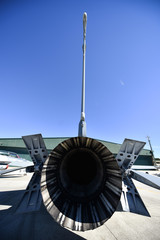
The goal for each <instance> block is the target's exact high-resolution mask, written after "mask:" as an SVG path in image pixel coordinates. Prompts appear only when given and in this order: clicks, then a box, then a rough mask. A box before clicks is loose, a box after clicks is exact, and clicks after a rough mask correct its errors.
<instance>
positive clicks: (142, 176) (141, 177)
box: [130, 170, 160, 189]
mask: <svg viewBox="0 0 160 240" xmlns="http://www.w3.org/2000/svg"><path fill="white" fill-rule="evenodd" d="M130 173H131V177H132V178H133V179H135V180H137V181H139V182H141V183H144V184H146V185H148V186H150V187H153V188H157V189H160V178H159V177H157V176H153V175H150V174H147V173H144V172H139V171H135V170H131V171H130Z"/></svg>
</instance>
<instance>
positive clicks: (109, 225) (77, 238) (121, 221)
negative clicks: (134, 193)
mask: <svg viewBox="0 0 160 240" xmlns="http://www.w3.org/2000/svg"><path fill="white" fill-rule="evenodd" d="M150 173H151V172H150ZM154 174H156V172H154ZM157 174H159V172H158V173H157ZM31 177H32V174H31V173H29V174H27V175H26V176H19V175H8V176H3V177H2V176H1V177H0V239H1V240H8V239H12V240H14V239H15V240H17V239H18V240H21V239H22V240H33V239H34V240H41V239H43V240H44V239H45V240H50V239H54V240H60V239H65V240H69V239H72V240H82V239H90V240H99V239H100V240H115V239H119V240H122V239H123V240H134V239H138V240H139V239H140V240H144V239H145V240H160V191H159V190H157V189H154V188H152V187H148V186H146V185H144V184H142V183H139V182H137V181H134V183H135V185H136V186H137V189H138V192H139V193H140V196H141V198H142V199H143V201H144V203H145V205H146V207H147V209H148V211H149V213H150V215H151V217H144V216H141V215H138V214H133V213H127V212H115V213H114V214H113V216H112V217H111V219H109V220H108V221H107V222H106V223H105V224H104V225H103V226H101V227H99V228H97V229H95V230H90V231H86V232H75V231H74V232H73V231H70V230H68V229H65V228H62V227H61V226H59V224H57V223H56V222H54V220H53V219H52V218H51V216H50V215H49V214H48V212H47V211H46V209H45V208H44V206H43V204H42V206H41V209H40V211H37V212H30V213H23V214H22V213H21V214H15V213H14V209H15V207H16V205H17V203H18V201H19V200H20V198H21V196H22V194H23V192H24V190H25V188H26V186H27V185H28V182H29V180H30V178H31Z"/></svg>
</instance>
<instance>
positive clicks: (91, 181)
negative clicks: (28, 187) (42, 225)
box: [41, 137, 122, 231]
mask: <svg viewBox="0 0 160 240" xmlns="http://www.w3.org/2000/svg"><path fill="white" fill-rule="evenodd" d="M121 191H122V176H121V171H120V169H119V167H118V164H117V162H116V159H115V158H114V156H113V155H112V153H111V152H110V151H109V150H108V149H107V147H106V146H104V145H103V144H102V143H100V142H98V141H97V140H95V139H92V138H88V137H74V138H69V139H67V140H65V141H64V142H62V143H60V144H59V145H58V146H57V147H56V148H54V149H53V150H52V152H51V153H50V154H49V157H48V158H47V160H46V161H45V163H44V165H43V169H42V176H41V192H42V197H43V202H44V205H45V207H46V209H47V211H48V212H49V213H50V215H51V216H52V217H53V218H54V220H55V221H57V222H58V223H59V224H60V225H61V226H63V227H67V228H70V229H72V230H77V231H85V230H90V229H94V228H97V227H99V226H101V225H102V224H103V223H104V222H105V221H107V220H108V219H109V218H110V217H111V216H112V214H113V213H114V212H115V210H116V208H117V205H118V203H119V201H120V196H121Z"/></svg>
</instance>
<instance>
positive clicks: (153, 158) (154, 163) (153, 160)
mask: <svg viewBox="0 0 160 240" xmlns="http://www.w3.org/2000/svg"><path fill="white" fill-rule="evenodd" d="M147 139H148V143H149V146H150V149H151V151H150V152H151V154H152V162H153V165H154V166H156V162H155V157H154V153H153V149H152V145H151V140H150V137H149V136H147Z"/></svg>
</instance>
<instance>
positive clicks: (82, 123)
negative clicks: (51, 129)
mask: <svg viewBox="0 0 160 240" xmlns="http://www.w3.org/2000/svg"><path fill="white" fill-rule="evenodd" d="M86 26H87V13H86V12H84V14H83V46H82V50H83V67H82V102H81V119H80V122H79V131H78V136H79V137H86V122H85V61H86Z"/></svg>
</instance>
